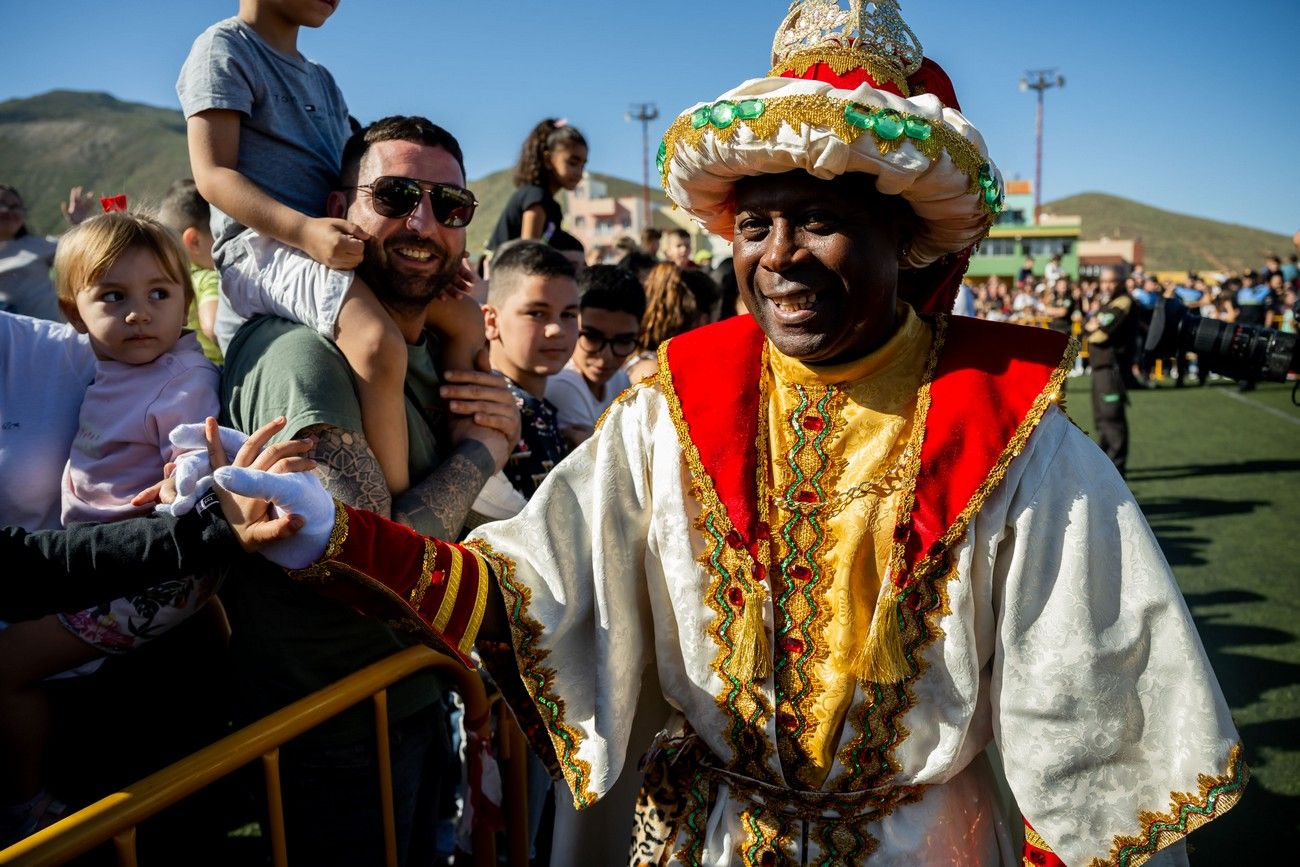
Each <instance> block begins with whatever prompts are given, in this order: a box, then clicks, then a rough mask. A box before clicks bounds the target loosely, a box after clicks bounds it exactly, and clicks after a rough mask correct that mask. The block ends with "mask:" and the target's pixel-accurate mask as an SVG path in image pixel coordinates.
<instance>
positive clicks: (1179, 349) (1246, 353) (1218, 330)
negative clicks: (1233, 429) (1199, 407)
mask: <svg viewBox="0 0 1300 867" xmlns="http://www.w3.org/2000/svg"><path fill="white" fill-rule="evenodd" d="M1146 351H1147V353H1148V354H1149V355H1150V356H1151V357H1154V358H1169V357H1170V356H1173V355H1181V354H1182V353H1184V352H1195V353H1196V363H1197V365H1198V366H1200V367H1202V368H1204V369H1206V370H1211V371H1214V372H1215V373H1218V374H1220V375H1222V376H1227V377H1229V378H1231V379H1244V380H1248V381H1250V382H1258V381H1260V380H1272V381H1273V382H1285V381H1286V375H1287V372H1288V371H1300V357H1297V355H1296V336H1295V335H1294V334H1286V333H1284V332H1281V331H1275V330H1274V329H1272V328H1263V327H1260V326H1256V325H1240V324H1235V323H1232V322H1220V321H1219V320H1217V319H1205V318H1202V317H1200V316H1197V315H1196V314H1195V313H1193V312H1191V311H1190V310H1188V309H1187V307H1186V305H1184V304H1183V302H1182V301H1180V300H1178V299H1177V298H1165V299H1164V303H1162V304H1157V305H1156V307H1155V309H1154V310H1153V311H1152V313H1151V327H1150V328H1149V329H1148V330H1147V340H1146Z"/></svg>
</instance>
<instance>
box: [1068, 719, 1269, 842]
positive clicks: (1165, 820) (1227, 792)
mask: <svg viewBox="0 0 1300 867" xmlns="http://www.w3.org/2000/svg"><path fill="white" fill-rule="evenodd" d="M1249 779H1250V769H1249V768H1247V767H1246V763H1245V762H1243V761H1242V760H1241V744H1237V745H1235V746H1234V747H1233V748H1232V749H1231V751H1229V753H1228V768H1227V770H1226V771H1224V773H1223V774H1222V775H1221V776H1217V777H1212V776H1210V775H1209V774H1201V775H1200V776H1199V777H1198V778H1197V785H1198V787H1199V791H1197V792H1196V793H1195V794H1193V793H1191V792H1170V794H1169V804H1170V807H1169V812H1167V813H1154V812H1151V811H1147V810H1143V811H1142V812H1141V813H1139V814H1138V822H1139V823H1140V825H1141V828H1142V830H1141V831H1140V832H1139V833H1138V834H1136V835H1135V836H1132V837H1116V838H1115V841H1114V843H1113V844H1112V845H1111V849H1110V855H1109V856H1107V858H1105V859H1102V858H1095V859H1093V861H1092V864H1091V865H1090V867H1136V865H1138V864H1145V863H1146V862H1147V861H1148V860H1150V858H1151V856H1152V855H1154V854H1155V853H1156V852H1157V851H1159V850H1160V849H1163V848H1165V847H1166V846H1168V845H1170V844H1172V843H1176V842H1178V841H1179V840H1181V839H1182V838H1183V837H1186V836H1187V835H1188V834H1190V833H1192V832H1193V831H1195V830H1196V829H1197V828H1199V827H1201V826H1202V825H1204V824H1206V823H1207V822H1211V821H1213V820H1214V819H1217V818H1218V817H1219V816H1222V815H1223V814H1224V813H1226V812H1228V811H1229V810H1231V809H1232V808H1233V807H1234V806H1235V805H1236V803H1237V802H1238V801H1239V800H1241V794H1242V792H1243V791H1244V790H1245V788H1246V781H1247V780H1249Z"/></svg>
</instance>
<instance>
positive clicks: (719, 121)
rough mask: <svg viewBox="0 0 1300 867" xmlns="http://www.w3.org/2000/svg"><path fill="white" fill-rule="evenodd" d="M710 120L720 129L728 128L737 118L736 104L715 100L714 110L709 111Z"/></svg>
mask: <svg viewBox="0 0 1300 867" xmlns="http://www.w3.org/2000/svg"><path fill="white" fill-rule="evenodd" d="M709 120H710V121H711V122H712V123H713V125H714V126H716V127H717V128H718V129H726V128H727V127H729V126H731V124H732V123H733V122H734V121H735V120H736V104H735V103H734V102H727V101H726V100H725V99H724V100H723V101H722V102H715V103H714V104H713V110H712V111H711V112H710V113H709Z"/></svg>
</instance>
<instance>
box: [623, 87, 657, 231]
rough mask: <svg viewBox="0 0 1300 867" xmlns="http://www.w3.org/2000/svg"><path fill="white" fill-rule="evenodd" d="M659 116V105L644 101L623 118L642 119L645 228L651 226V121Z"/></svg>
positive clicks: (642, 188) (642, 183)
mask: <svg viewBox="0 0 1300 867" xmlns="http://www.w3.org/2000/svg"><path fill="white" fill-rule="evenodd" d="M658 117H659V107H658V106H657V105H655V104H654V103H653V102H642V103H638V104H637V105H634V106H632V108H631V110H630V111H627V112H624V114H623V120H625V121H629V122H630V121H634V120H639V121H641V209H642V210H641V219H642V220H643V225H642V228H643V229H648V228H650V121H652V120H655V119H656V118H658Z"/></svg>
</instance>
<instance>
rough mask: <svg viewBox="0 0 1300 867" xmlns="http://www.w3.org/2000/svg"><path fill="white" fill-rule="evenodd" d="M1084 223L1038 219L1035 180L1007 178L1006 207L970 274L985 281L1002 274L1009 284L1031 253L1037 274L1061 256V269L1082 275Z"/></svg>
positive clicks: (974, 258)
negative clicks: (1080, 261)
mask: <svg viewBox="0 0 1300 867" xmlns="http://www.w3.org/2000/svg"><path fill="white" fill-rule="evenodd" d="M1082 229H1083V227H1082V226H1081V225H1080V220H1079V218H1078V217H1054V216H1052V215H1050V214H1044V215H1043V216H1042V222H1041V223H1039V224H1037V225H1035V223H1034V184H1033V181H1019V180H1017V181H1007V201H1006V207H1005V208H1004V209H1003V211H1002V213H1001V214H1000V215H999V216H998V221H997V223H996V224H994V226H993V228H992V229H991V230H990V231H989V236H988V237H987V238H985V239H984V242H983V243H982V244H980V246H979V249H977V250H976V251H975V255H974V256H972V257H971V260H970V268H969V269H968V270H967V271H966V277H967V279H969V280H972V281H976V282H978V281H981V280H983V279H985V278H987V277H1001V278H1002V279H1003V280H1004V281H1005V282H1007V283H1008V284H1011V283H1014V282H1015V279H1016V275H1017V274H1019V273H1020V268H1021V266H1022V265H1023V264H1024V262H1025V259H1026V258H1027V257H1030V256H1032V257H1033V259H1034V275H1035V276H1037V277H1042V276H1043V272H1044V270H1045V269H1046V268H1047V263H1048V262H1049V261H1051V258H1052V257H1053V256H1057V255H1059V256H1060V257H1061V270H1063V271H1064V272H1065V273H1066V275H1067V276H1069V278H1070V279H1071V280H1078V279H1079V235H1080V233H1081V232H1082Z"/></svg>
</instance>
